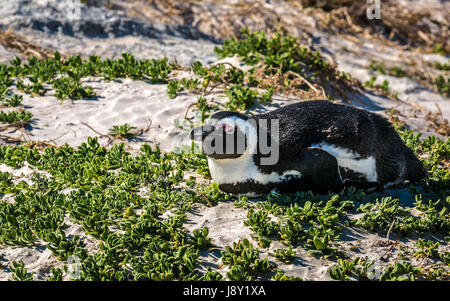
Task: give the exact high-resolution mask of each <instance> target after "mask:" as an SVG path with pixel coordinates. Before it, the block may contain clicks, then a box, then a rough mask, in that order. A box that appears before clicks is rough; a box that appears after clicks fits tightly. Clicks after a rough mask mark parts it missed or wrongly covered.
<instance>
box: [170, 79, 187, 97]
mask: <svg viewBox="0 0 450 301" xmlns="http://www.w3.org/2000/svg"><path fill="white" fill-rule="evenodd" d="M182 90H183V87H182V86H181V82H180V81H178V80H171V81H169V83H168V84H167V93H168V94H169V97H170V98H175V97H177V95H178V92H180V91H182Z"/></svg>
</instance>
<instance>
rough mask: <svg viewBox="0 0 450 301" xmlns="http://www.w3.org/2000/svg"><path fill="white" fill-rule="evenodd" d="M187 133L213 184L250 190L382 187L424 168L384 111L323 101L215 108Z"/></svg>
mask: <svg viewBox="0 0 450 301" xmlns="http://www.w3.org/2000/svg"><path fill="white" fill-rule="evenodd" d="M190 138H191V139H192V140H193V141H197V142H200V143H201V146H202V150H203V152H204V153H205V154H206V155H207V157H208V166H209V170H210V173H211V177H212V179H213V181H214V182H215V183H217V184H218V185H219V188H220V189H221V190H223V191H225V192H228V193H233V194H243V195H247V196H250V197H257V196H260V195H263V194H267V193H270V192H271V191H273V190H275V191H277V192H280V193H293V192H296V191H308V190H311V191H313V192H316V193H322V194H323V193H329V192H339V191H341V190H342V188H344V187H346V186H354V187H357V188H362V189H366V190H382V189H386V188H389V187H392V186H395V185H398V184H401V183H403V182H404V181H406V180H408V181H410V182H412V183H417V182H418V181H420V180H421V179H422V178H424V177H426V175H427V172H426V170H425V168H424V166H423V165H422V163H421V162H420V161H419V160H418V158H417V157H416V156H415V154H414V152H413V151H412V150H411V149H409V148H408V147H407V146H406V145H405V143H404V142H403V140H402V139H401V137H400V136H399V135H398V133H397V132H396V131H395V130H394V128H393V127H392V125H391V124H390V123H389V121H387V120H386V119H385V118H384V117H382V116H380V115H378V114H376V113H372V112H368V111H366V110H362V109H358V108H355V107H352V106H349V105H344V104H334V103H332V102H329V101H324V100H313V101H304V102H298V103H295V104H291V105H287V106H284V107H282V108H279V109H276V110H273V111H269V112H267V113H263V114H259V115H255V116H247V115H245V114H242V113H238V112H231V111H220V112H217V113H214V114H213V115H212V116H211V117H210V118H209V119H208V120H207V122H206V123H205V125H204V126H201V127H197V128H194V129H193V130H192V131H191V133H190ZM268 150H270V151H268ZM274 158H275V160H274Z"/></svg>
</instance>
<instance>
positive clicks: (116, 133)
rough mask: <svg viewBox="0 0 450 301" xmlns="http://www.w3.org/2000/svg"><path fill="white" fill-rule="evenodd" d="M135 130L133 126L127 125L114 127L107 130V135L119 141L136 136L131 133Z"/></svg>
mask: <svg viewBox="0 0 450 301" xmlns="http://www.w3.org/2000/svg"><path fill="white" fill-rule="evenodd" d="M135 129H137V128H136V127H135V126H131V125H130V124H128V123H125V124H122V125H114V126H113V127H112V128H111V129H109V131H108V135H111V136H113V137H115V138H120V139H124V138H132V137H134V136H136V134H135V133H134V132H133V130H135Z"/></svg>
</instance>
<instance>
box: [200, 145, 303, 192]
mask: <svg viewBox="0 0 450 301" xmlns="http://www.w3.org/2000/svg"><path fill="white" fill-rule="evenodd" d="M208 165H209V171H210V173H211V177H212V179H213V181H214V182H216V183H217V184H237V183H245V182H247V181H251V180H253V181H254V182H255V183H258V184H262V185H266V184H268V183H279V182H283V181H284V180H286V179H288V177H297V178H300V177H301V173H300V172H299V171H296V170H287V171H284V172H283V174H279V173H277V172H272V173H270V174H266V173H262V172H261V171H260V170H259V168H258V166H256V164H255V162H254V161H253V155H252V154H249V153H247V152H246V153H244V154H243V155H242V156H240V157H239V158H236V159H222V160H215V159H212V158H208Z"/></svg>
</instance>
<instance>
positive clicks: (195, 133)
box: [190, 125, 216, 141]
mask: <svg viewBox="0 0 450 301" xmlns="http://www.w3.org/2000/svg"><path fill="white" fill-rule="evenodd" d="M215 129H216V128H215V127H214V126H212V125H205V126H199V127H196V128H194V129H192V131H191V133H190V137H191V140H192V141H195V140H197V139H196V138H199V137H201V141H203V139H205V138H206V136H208V135H209V134H211V133H212V132H214V131H215Z"/></svg>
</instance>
